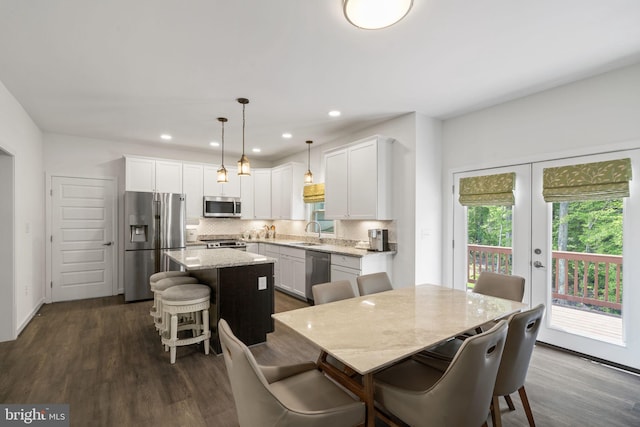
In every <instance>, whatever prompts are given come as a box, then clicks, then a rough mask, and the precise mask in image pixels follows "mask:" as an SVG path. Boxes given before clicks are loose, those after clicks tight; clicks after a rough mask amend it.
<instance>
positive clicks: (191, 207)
mask: <svg viewBox="0 0 640 427" xmlns="http://www.w3.org/2000/svg"><path fill="white" fill-rule="evenodd" d="M203 169H204V168H203V166H202V165H201V164H198V163H183V164H182V192H183V193H184V194H186V196H187V218H200V217H201V216H202V196H203V195H204V193H203V189H202V182H203V181H202V172H203Z"/></svg>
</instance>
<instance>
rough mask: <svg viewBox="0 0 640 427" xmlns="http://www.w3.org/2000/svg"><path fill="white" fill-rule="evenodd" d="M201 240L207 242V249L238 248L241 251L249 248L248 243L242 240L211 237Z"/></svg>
mask: <svg viewBox="0 0 640 427" xmlns="http://www.w3.org/2000/svg"><path fill="white" fill-rule="evenodd" d="M200 241H201V242H205V243H206V244H207V249H223V248H227V249H237V250H240V251H246V250H247V244H246V243H245V242H243V241H242V240H233V239H210V240H205V239H203V240H200Z"/></svg>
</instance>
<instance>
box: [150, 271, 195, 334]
mask: <svg viewBox="0 0 640 427" xmlns="http://www.w3.org/2000/svg"><path fill="white" fill-rule="evenodd" d="M194 283H198V279H196V278H195V277H191V276H184V275H183V276H175V277H167V278H166V279H161V280H158V281H157V282H155V283H154V284H153V285H152V286H151V290H152V291H153V300H154V301H155V306H156V309H155V310H152V311H151V313H152V316H153V323H154V325H155V327H156V329H157V330H158V333H160V334H162V332H163V331H165V330H167V328H168V325H167V324H166V323H164V319H163V316H162V304H163V301H162V298H163V294H164V292H165V291H166V290H167V289H169V288H171V287H174V286H179V285H189V284H194Z"/></svg>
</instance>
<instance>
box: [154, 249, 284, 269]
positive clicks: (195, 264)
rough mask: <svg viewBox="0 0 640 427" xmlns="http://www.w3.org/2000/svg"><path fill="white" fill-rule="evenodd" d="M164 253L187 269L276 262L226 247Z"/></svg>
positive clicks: (269, 258)
mask: <svg viewBox="0 0 640 427" xmlns="http://www.w3.org/2000/svg"><path fill="white" fill-rule="evenodd" d="M164 253H165V255H167V256H168V257H170V258H171V259H173V260H174V261H176V262H177V263H178V264H180V265H182V266H183V267H184V268H186V269H187V270H206V269H211V268H224V267H241V266H244V265H256V264H270V263H275V262H276V260H275V259H274V258H271V257H267V256H264V255H260V254H254V253H251V252H244V251H239V250H237V249H226V248H223V249H188V248H187V249H173V250H168V251H164Z"/></svg>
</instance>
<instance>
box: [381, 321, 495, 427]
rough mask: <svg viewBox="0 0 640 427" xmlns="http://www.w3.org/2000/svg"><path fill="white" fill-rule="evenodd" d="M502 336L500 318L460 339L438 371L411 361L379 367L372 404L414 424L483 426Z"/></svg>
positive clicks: (423, 425)
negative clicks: (484, 329)
mask: <svg viewBox="0 0 640 427" xmlns="http://www.w3.org/2000/svg"><path fill="white" fill-rule="evenodd" d="M506 335H507V322H506V321H504V320H502V321H500V322H498V323H497V324H496V325H495V326H494V327H493V328H491V329H490V330H489V331H487V332H484V333H481V334H478V335H474V336H473V337H471V338H469V339H467V340H465V341H464V343H463V344H462V347H461V348H460V352H459V353H458V354H456V356H455V358H454V359H453V361H452V362H451V364H450V365H449V366H448V368H447V370H446V371H445V372H444V373H442V372H441V371H439V370H438V369H435V368H432V367H430V366H427V365H424V364H422V363H420V362H417V361H415V360H413V359H408V360H406V361H404V362H401V363H399V364H397V365H394V366H392V367H390V368H388V369H385V370H384V371H381V372H380V373H378V374H376V375H375V376H374V386H375V400H376V402H378V403H379V404H380V405H381V407H382V410H383V411H388V412H389V413H390V414H391V415H392V416H394V417H397V418H399V419H400V420H402V421H403V422H405V423H407V424H409V425H411V426H414V427H435V426H437V427H458V426H481V425H483V423H485V424H486V421H487V416H488V415H489V413H488V406H487V405H490V404H491V399H492V395H493V385H494V384H495V379H496V374H497V372H498V367H499V366H500V358H501V356H502V351H503V348H504V343H505V337H506Z"/></svg>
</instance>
